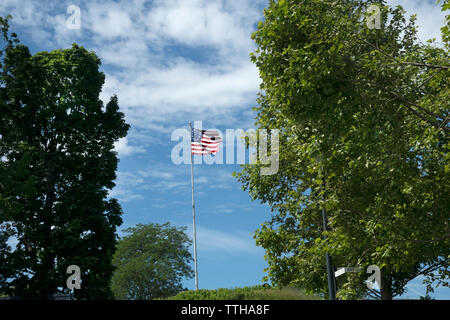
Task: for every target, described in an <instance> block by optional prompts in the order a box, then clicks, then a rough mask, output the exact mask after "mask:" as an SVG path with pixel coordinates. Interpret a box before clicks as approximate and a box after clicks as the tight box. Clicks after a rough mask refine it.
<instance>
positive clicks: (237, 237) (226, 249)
mask: <svg viewBox="0 0 450 320" xmlns="http://www.w3.org/2000/svg"><path fill="white" fill-rule="evenodd" d="M196 234H197V246H198V250H199V252H200V251H204V252H208V253H210V252H215V253H217V254H222V253H226V254H233V255H245V254H259V253H261V252H263V249H262V248H260V247H257V246H256V243H255V240H254V239H253V236H252V235H251V233H250V232H244V231H236V230H234V231H232V232H224V231H219V230H214V229H210V228H206V227H203V226H197V228H196Z"/></svg>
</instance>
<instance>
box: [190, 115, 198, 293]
mask: <svg viewBox="0 0 450 320" xmlns="http://www.w3.org/2000/svg"><path fill="white" fill-rule="evenodd" d="M189 128H190V134H191V146H190V147H191V184H192V215H193V218H194V221H193V230H194V263H195V290H198V273H197V235H196V232H195V202H194V159H193V157H194V156H193V154H192V134H193V132H192V123H191V122H190V121H189Z"/></svg>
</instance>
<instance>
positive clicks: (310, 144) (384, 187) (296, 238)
mask: <svg viewBox="0 0 450 320" xmlns="http://www.w3.org/2000/svg"><path fill="white" fill-rule="evenodd" d="M446 3H448V1H446ZM371 4H377V5H378V6H379V8H380V13H381V15H380V17H381V19H380V25H381V28H379V29H370V28H368V27H367V26H366V24H365V17H367V14H366V12H367V9H368V6H369V5H371ZM445 6H447V7H448V4H445V5H444V8H445ZM404 13H405V12H404V10H403V9H402V8H401V7H396V8H390V7H387V6H385V3H384V1H353V0H344V1H333V0H308V1H306V0H305V1H303V0H280V1H270V4H269V6H268V8H267V9H265V11H264V18H265V19H264V21H262V22H260V23H259V26H258V30H257V31H256V32H255V33H254V34H253V36H252V37H253V39H254V40H255V42H256V44H257V49H256V52H255V53H254V54H252V61H253V62H254V63H256V65H257V67H258V68H259V70H260V76H261V79H262V85H261V93H260V95H259V99H258V103H259V106H258V107H256V111H257V113H258V115H257V122H256V125H257V127H259V128H261V129H270V128H273V129H280V131H281V134H280V147H279V149H280V170H279V172H278V174H276V175H272V176H261V175H260V173H259V172H260V171H259V169H260V165H259V166H252V165H246V166H244V168H243V170H242V172H241V173H239V174H237V178H238V179H239V180H240V181H241V182H242V184H243V188H244V189H246V190H248V191H249V192H250V195H251V196H252V198H253V199H259V200H261V201H262V202H265V203H267V204H269V205H270V206H271V208H272V210H273V211H274V215H273V217H272V219H271V221H268V222H267V223H265V224H264V225H263V226H262V228H260V229H259V230H257V231H256V233H255V238H256V240H257V243H258V244H260V245H261V246H262V247H264V248H265V249H266V252H267V254H266V258H267V260H268V263H269V267H268V269H267V271H268V277H269V278H270V279H271V280H272V281H273V282H275V283H277V284H280V285H287V284H298V285H300V286H302V287H303V288H305V289H308V290H309V291H315V292H320V293H325V292H326V291H327V290H326V287H327V281H326V271H325V259H324V254H325V253H326V252H329V253H330V254H331V255H332V257H333V261H334V264H335V266H343V267H344V266H346V267H355V266H359V267H362V270H364V271H365V269H366V267H367V266H369V265H378V266H379V267H380V268H381V275H382V276H381V279H382V283H381V288H380V290H379V291H376V290H369V289H367V288H366V287H365V285H364V282H363V280H364V279H365V278H367V276H368V275H367V274H365V273H364V272H361V273H359V274H353V275H346V276H343V277H340V278H338V287H339V293H338V296H339V297H340V298H357V297H361V296H367V295H369V296H373V297H377V298H383V299H392V298H393V297H395V296H396V295H400V294H402V293H403V292H404V291H405V286H406V284H407V283H408V282H409V281H410V280H412V279H414V278H416V277H417V276H419V275H423V276H426V277H427V279H429V280H430V281H431V282H433V284H434V285H438V284H441V285H446V286H448V284H449V282H448V279H449V276H450V270H449V258H450V226H449V211H448V208H449V207H450V199H449V197H448V194H450V192H449V187H448V183H446V181H448V180H449V178H450V177H449V176H450V170H449V155H448V154H449V153H448V149H449V141H448V131H449V126H448V92H449V91H448V88H449V86H448V85H449V83H448V81H449V80H448V79H449V77H448V75H449V70H448V65H449V59H448V51H446V50H444V49H442V48H439V47H438V46H437V45H436V44H434V43H428V44H419V43H418V41H417V36H416V34H417V28H416V26H415V24H414V21H415V18H414V17H412V18H411V19H410V20H409V21H407V20H406V19H405V18H404ZM447 21H448V20H447ZM443 31H444V30H443ZM444 39H445V37H444ZM445 41H446V44H445V45H446V46H448V36H447V38H446V40H445ZM322 208H326V210H327V212H328V214H329V229H328V230H327V231H326V232H323V231H322V220H321V214H320V210H321V209H322ZM325 235H326V236H327V240H324V236H325ZM435 280H436V281H435Z"/></svg>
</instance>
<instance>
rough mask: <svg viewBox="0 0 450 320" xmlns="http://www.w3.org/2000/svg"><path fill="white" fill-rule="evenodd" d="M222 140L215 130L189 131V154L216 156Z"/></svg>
mask: <svg viewBox="0 0 450 320" xmlns="http://www.w3.org/2000/svg"><path fill="white" fill-rule="evenodd" d="M221 142H222V138H221V137H220V134H219V132H218V131H216V130H197V129H194V128H193V129H192V131H191V152H192V154H197V155H207V154H214V155H215V154H216V153H217V152H219V150H220V143H221Z"/></svg>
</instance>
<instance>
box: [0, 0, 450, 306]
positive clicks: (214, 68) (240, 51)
mask: <svg viewBox="0 0 450 320" xmlns="http://www.w3.org/2000/svg"><path fill="white" fill-rule="evenodd" d="M267 2H268V1H266V0H226V1H225V0H208V1H203V0H191V1H177V0H154V1H144V0H117V1H112V0H107V1H103V0H90V1H77V0H70V1H59V0H58V1H57V0H1V2H0V15H5V14H12V15H13V17H14V19H13V22H12V26H13V29H14V31H15V32H17V33H18V35H19V38H20V39H21V41H22V42H23V43H24V44H26V45H28V46H29V47H30V48H31V50H32V51H33V52H37V51H50V50H53V49H58V48H67V47H70V46H71V44H72V43H73V42H77V43H78V44H80V45H82V46H84V47H86V48H87V49H89V50H94V51H95V52H96V53H97V55H98V56H99V57H100V58H101V59H102V71H103V72H104V73H105V74H106V83H105V86H104V88H103V92H102V95H101V98H102V99H103V100H104V101H107V100H108V98H109V97H110V96H111V95H112V94H117V95H118V97H119V104H120V107H121V110H122V111H123V112H124V113H125V115H126V120H127V121H128V123H130V124H131V125H132V129H131V130H130V132H129V134H128V136H127V137H126V138H124V139H122V140H120V141H119V142H118V143H117V144H116V150H117V151H118V152H119V156H120V164H119V170H118V178H117V181H116V183H117V186H116V187H115V189H114V190H113V191H112V192H111V195H112V196H114V197H116V198H118V199H119V201H120V203H121V204H122V207H123V210H124V215H123V220H124V224H123V225H122V226H121V227H120V228H119V230H123V229H125V228H127V227H130V226H134V225H135V224H137V223H149V222H156V223H164V222H167V221H170V222H171V223H172V224H174V225H176V226H187V227H188V234H189V235H191V234H192V211H191V186H190V167H189V165H179V166H177V165H175V164H173V163H172V161H171V158H170V156H171V150H172V148H173V147H174V146H175V145H176V144H177V143H176V142H173V141H171V133H172V131H173V130H174V129H176V128H187V126H188V121H194V120H202V121H203V127H204V128H218V129H220V130H222V131H223V132H225V129H226V128H230V129H238V128H242V129H244V130H246V129H249V128H251V127H252V126H253V122H254V116H255V114H254V113H253V112H252V111H251V108H252V107H253V106H255V104H256V95H257V92H258V86H259V83H260V79H259V76H258V70H257V69H256V67H255V66H254V65H253V64H252V63H251V62H250V61H249V58H248V56H249V53H250V52H251V51H252V50H253V49H254V44H253V43H252V41H251V39H250V35H251V33H252V32H253V31H254V29H255V25H256V23H257V22H258V21H259V20H261V18H262V10H263V8H264V6H265V5H266V4H267ZM388 3H389V4H402V5H403V6H404V7H405V8H406V9H407V11H408V13H410V14H412V13H417V14H418V24H419V26H420V32H419V36H420V38H421V40H422V41H425V40H426V39H428V38H431V37H437V38H438V39H440V36H439V34H440V33H439V28H440V27H441V26H442V24H443V14H442V13H441V12H440V7H439V6H438V5H436V4H434V2H431V1H430V2H427V1H420V0H402V1H400V0H395V1H394V0H392V1H388ZM70 5H76V6H78V7H79V8H80V21H81V28H80V29H79V30H73V29H69V28H67V26H66V21H67V19H68V18H69V16H70V14H68V13H67V8H68V7H69V6H70ZM194 170H195V178H196V185H195V188H196V194H195V198H196V214H197V242H198V266H199V287H200V288H208V289H210V288H218V287H235V286H246V285H254V284H259V283H261V279H262V277H263V276H264V272H263V269H264V268H265V267H266V263H265V261H264V251H263V249H261V248H259V247H257V246H256V245H255V241H254V240H253V237H252V233H253V232H254V231H255V230H256V229H257V228H258V227H259V226H260V225H261V224H262V223H263V222H264V221H265V220H267V219H268V217H269V216H270V214H271V213H270V209H269V208H268V207H267V206H264V205H261V204H260V203H256V202H251V200H250V198H249V196H248V194H247V193H245V192H243V191H242V190H241V185H240V184H239V183H238V182H237V181H235V180H234V178H232V176H231V173H232V172H233V171H239V165H206V164H202V165H196V166H195V168H194ZM119 234H121V233H120V232H119ZM185 285H186V286H187V287H188V288H193V287H194V281H193V279H192V280H189V281H186V282H185ZM409 288H410V290H409V292H408V293H407V294H406V295H405V296H406V297H410V298H416V297H418V296H419V295H421V294H423V293H424V288H423V286H422V285H420V282H419V281H414V282H412V283H411V284H410V286H409ZM435 296H436V297H437V298H447V299H450V292H449V290H448V289H440V290H438V291H437V294H436V295H435Z"/></svg>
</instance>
